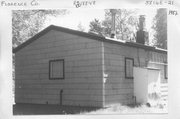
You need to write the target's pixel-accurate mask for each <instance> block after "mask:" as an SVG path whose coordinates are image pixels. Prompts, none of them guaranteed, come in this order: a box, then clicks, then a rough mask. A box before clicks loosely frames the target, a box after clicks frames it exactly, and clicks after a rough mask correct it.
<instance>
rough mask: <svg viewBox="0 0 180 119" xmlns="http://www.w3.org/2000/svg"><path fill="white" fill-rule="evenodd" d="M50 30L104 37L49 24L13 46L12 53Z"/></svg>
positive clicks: (98, 37)
mask: <svg viewBox="0 0 180 119" xmlns="http://www.w3.org/2000/svg"><path fill="white" fill-rule="evenodd" d="M50 30H56V31H61V32H65V33H71V34H75V35H79V36H84V37H88V38H91V39H97V40H105V37H103V36H99V35H96V34H89V33H86V32H82V31H77V30H72V29H68V28H64V27H60V26H55V25H50V26H48V27H47V28H45V29H44V30H42V31H40V32H39V33H37V34H36V35H34V36H33V37H31V38H29V39H28V40H27V41H25V42H24V43H22V44H21V45H19V46H17V47H16V48H14V49H13V53H16V52H17V51H19V50H20V49H22V48H24V47H25V46H27V45H29V44H30V43H32V42H33V41H35V40H36V39H38V38H40V37H41V36H42V35H44V34H46V33H47V32H49V31H50Z"/></svg>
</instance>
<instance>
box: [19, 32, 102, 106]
mask: <svg viewBox="0 0 180 119" xmlns="http://www.w3.org/2000/svg"><path fill="white" fill-rule="evenodd" d="M54 59H64V64H65V79H64V80H49V60H54ZM15 60H16V61H15V66H16V67H15V73H16V82H15V85H16V86H15V95H16V96H15V98H16V102H26V103H43V104H46V103H49V104H60V91H61V90H62V89H63V93H62V95H63V97H62V98H63V102H62V103H63V104H64V105H71V104H72V105H81V106H102V44H101V42H99V41H96V40H92V39H87V38H84V37H79V36H76V35H71V34H67V33H62V32H57V31H50V32H48V33H47V34H45V35H44V36H42V37H40V38H39V39H38V40H36V41H34V42H32V43H31V44H29V45H28V46H26V47H24V48H23V49H21V50H19V51H18V52H17V53H16V55H15ZM67 102H68V103H67ZM74 102H75V103H74Z"/></svg>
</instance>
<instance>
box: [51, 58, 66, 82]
mask: <svg viewBox="0 0 180 119" xmlns="http://www.w3.org/2000/svg"><path fill="white" fill-rule="evenodd" d="M49 79H64V60H63V59H58V60H50V61H49Z"/></svg>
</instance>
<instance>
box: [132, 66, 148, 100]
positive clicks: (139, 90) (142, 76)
mask: <svg viewBox="0 0 180 119" xmlns="http://www.w3.org/2000/svg"><path fill="white" fill-rule="evenodd" d="M133 75H134V96H135V97H136V102H137V103H146V102H147V93H148V88H147V86H148V81H147V80H148V79H147V77H148V75H147V69H146V68H140V67H134V69H133Z"/></svg>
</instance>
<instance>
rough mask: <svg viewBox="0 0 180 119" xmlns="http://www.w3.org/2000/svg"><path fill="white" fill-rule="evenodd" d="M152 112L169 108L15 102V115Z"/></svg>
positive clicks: (160, 111)
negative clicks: (101, 106) (99, 106)
mask: <svg viewBox="0 0 180 119" xmlns="http://www.w3.org/2000/svg"><path fill="white" fill-rule="evenodd" d="M144 113H146V114H152V113H161V114H162V113H163V114H165V113H168V112H167V108H158V107H147V106H146V105H140V106H127V105H126V106H125V105H120V104H116V105H112V106H110V107H108V108H95V107H78V106H60V105H50V104H15V105H13V115H66V114H81V115H83V114H85V115H87V114H90V115H91V114H144Z"/></svg>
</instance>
